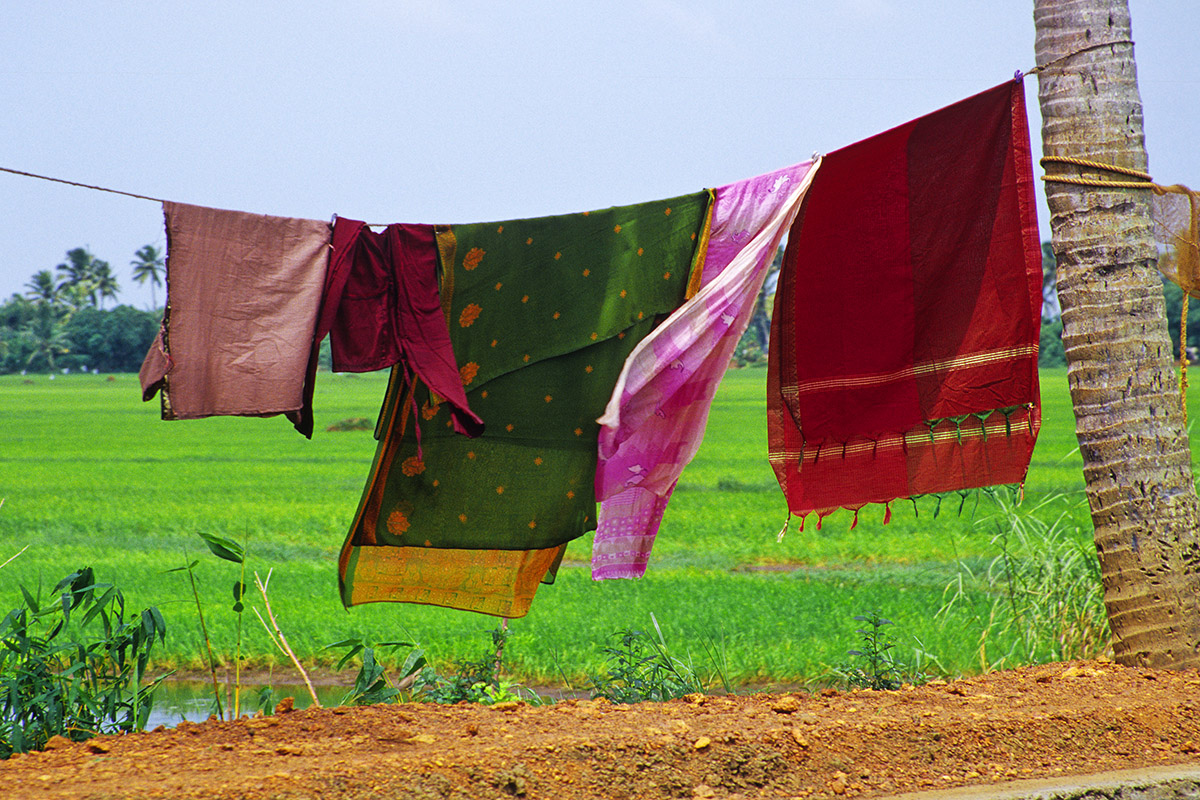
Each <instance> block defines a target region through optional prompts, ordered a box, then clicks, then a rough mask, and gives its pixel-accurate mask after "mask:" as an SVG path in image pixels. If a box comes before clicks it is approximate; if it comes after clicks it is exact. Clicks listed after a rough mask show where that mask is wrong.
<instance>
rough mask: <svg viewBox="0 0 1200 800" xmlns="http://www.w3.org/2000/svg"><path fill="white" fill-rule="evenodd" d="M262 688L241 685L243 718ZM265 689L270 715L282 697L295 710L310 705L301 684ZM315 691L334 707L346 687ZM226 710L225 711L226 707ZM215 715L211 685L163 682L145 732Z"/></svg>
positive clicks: (255, 708)
mask: <svg viewBox="0 0 1200 800" xmlns="http://www.w3.org/2000/svg"><path fill="white" fill-rule="evenodd" d="M263 688H264V686H263V685H261V684H256V685H243V686H242V699H241V712H242V714H243V715H253V714H254V713H255V712H257V711H258V710H259V698H260V693H261V691H262V689H263ZM268 688H270V690H271V693H270V696H269V698H267V705H269V706H270V707H269V708H267V707H264V709H263V710H264V712H265V713H270V710H271V709H272V708H274V707H275V704H276V703H278V702H279V701H280V700H282V699H283V698H285V697H291V698H293V699H294V700H295V707H296V708H308V707H309V706H310V705H312V697H310V696H309V694H308V687H306V686H305V685H304V684H302V683H301V684H295V685H293V684H273V685H271V686H270V687H268ZM315 688H316V690H317V696H318V697H319V698H321V704H322V705H326V706H336V705H338V704H339V702H340V701H341V699H342V697H343V696H344V695H345V694H346V688H345V687H343V686H317V687H315ZM225 689H226V687H225V686H224V684H222V685H221V691H222V692H224V691H225ZM229 692H230V697H232V692H233V688H232V686H231V687H229ZM221 703H222V705H228V704H227V703H226V699H225V697H224V696H222V697H221ZM226 711H227V712H228V708H227V709H226ZM216 713H217V708H216V705H215V704H214V703H213V689H212V683H206V682H204V681H171V680H166V681H163V682H162V685H161V686H159V687H158V690H157V691H156V692H155V693H154V708H153V709H152V710H151V712H150V719H149V720H148V721H147V722H146V730H148V731H149V730H154V729H155V728H157V727H158V726H159V725H166V726H167V727H174V726H175V725H178V724H179V723H180V722H181V721H182V720H185V719H186V720H187V721H189V722H203V721H204V720H206V719H208V718H209V716H211V715H213V714H216Z"/></svg>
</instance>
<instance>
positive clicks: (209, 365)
mask: <svg viewBox="0 0 1200 800" xmlns="http://www.w3.org/2000/svg"><path fill="white" fill-rule="evenodd" d="M163 215H164V217H165V220H166V228H167V307H166V311H165V313H164V315H163V322H162V327H161V329H160V330H159V334H158V337H157V338H156V339H155V340H154V343H153V345H151V347H150V351H149V352H148V353H147V354H146V359H145V361H144V362H143V364H142V369H141V372H140V374H139V377H140V379H141V385H142V399H144V400H149V399H150V398H152V397H153V396H154V394H155V393H156V392H158V391H159V390H160V389H161V391H162V417H163V419H197V418H200V417H210V416H217V415H234V416H271V415H274V414H286V415H287V416H288V418H289V419H291V420H292V421H293V423H295V422H298V421H299V419H300V413H301V409H302V407H303V405H304V401H303V388H304V377H305V368H306V365H307V363H308V356H309V350H310V346H311V344H312V336H313V329H314V327H315V325H316V321H317V308H318V306H319V304H320V301H321V291H322V286H323V284H324V280H325V270H326V266H327V264H328V260H329V241H330V228H329V223H327V222H321V221H317V220H308V219H289V218H286V217H272V216H265V215H262V214H246V213H243V212H240V211H224V210H219V209H214V208H203V207H201V206H192V205H185V204H183V203H169V202H168V203H163Z"/></svg>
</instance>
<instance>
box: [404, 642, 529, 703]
mask: <svg viewBox="0 0 1200 800" xmlns="http://www.w3.org/2000/svg"><path fill="white" fill-rule="evenodd" d="M491 634H492V646H493V648H494V649H493V650H489V651H487V652H485V653H484V654H483V656H482V657H480V658H478V659H474V660H460V661H459V662H458V664H457V669H456V670H455V671H454V672H453V673H452V674H450V675H442V674H440V673H438V671H437V670H435V669H434V668H433V667H428V666H427V667H425V668H424V669H423V670H422V671H421V673H420V674H419V675H418V676H417V679H416V682H415V683H414V684H413V689H414V691H415V694H416V697H417V698H419V699H421V700H428V701H430V702H433V703H443V704H446V705H452V704H454V703H462V702H467V703H482V704H483V705H488V706H490V705H495V704H496V703H502V702H512V701H515V700H520V699H521V697H520V696H519V695H518V694H516V693H515V692H514V691H513V689H514V686H513V684H512V683H509V682H505V681H502V680H500V670H501V667H502V661H501V657H502V654H503V652H504V645H505V643H506V642H507V641H508V629H507V628H506V627H498V628H496V629H494V630H493V631H492V632H491ZM535 697H536V696H535ZM539 699H540V698H539Z"/></svg>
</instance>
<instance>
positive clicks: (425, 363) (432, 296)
mask: <svg viewBox="0 0 1200 800" xmlns="http://www.w3.org/2000/svg"><path fill="white" fill-rule="evenodd" d="M332 248H333V253H332V255H331V256H330V260H329V270H328V272H327V273H326V279H325V291H324V296H323V298H322V300H321V311H320V315H319V317H318V321H317V330H316V334H315V335H314V336H313V341H312V351H311V353H310V355H309V362H308V375H307V379H306V383H305V392H304V397H305V412H304V422H305V423H306V427H307V430H304V429H302V430H301V432H302V433H304V434H305V435H311V434H312V396H313V389H314V385H315V382H316V374H317V358H318V355H319V353H320V346H321V341H322V340H323V339H324V338H325V335H326V334H329V336H330V352H331V356H332V361H333V370H334V372H371V371H374V370H380V369H385V368H387V367H390V366H393V365H395V364H402V367H403V368H402V370H401V372H402V374H403V375H406V376H409V375H410V374H411V375H412V376H415V377H418V378H420V379H421V380H422V381H424V382H425V384H426V385H428V386H430V387H432V388H433V390H434V392H435V393H436V394H437V395H438V396H439V397H442V398H444V399H445V401H446V402H448V403H449V404H450V405H451V408H452V409H453V415H452V419H453V422H454V429H455V430H456V431H458V432H459V433H463V434H466V435H468V436H478V435H479V434H480V433H482V432H483V421H482V420H480V419H479V417H477V416H476V415H475V414H474V413H472V411H471V409H470V408H469V407H468V406H467V398H466V395H465V394H464V392H463V386H462V383H461V381H460V380H459V374H458V364H457V363H455V360H454V351H453V350H452V348H451V344H450V333H449V331H448V330H447V327H446V316H445V314H444V313H443V311H442V305H441V299H440V297H439V294H438V283H437V262H438V251H437V244H436V242H435V240H434V231H433V226H432V225H389V226H388V227H387V228H386V230H384V231H383V232H382V233H375V232H374V231H372V230H371V229H370V228H369V227H367V225H366V224H365V223H363V222H359V221H356V220H350V219H346V218H344V217H338V218H337V220H336V221H335V222H334V226H333V243H332ZM297 427H301V426H297Z"/></svg>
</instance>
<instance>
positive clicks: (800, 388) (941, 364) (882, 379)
mask: <svg viewBox="0 0 1200 800" xmlns="http://www.w3.org/2000/svg"><path fill="white" fill-rule="evenodd" d="M1037 351H1038V346H1037V345H1036V344H1032V345H1020V346H1018V347H1006V348H1002V349H999V350H983V351H981V352H978V353H968V354H966V355H962V356H956V357H955V358H949V359H946V360H944V361H926V362H923V363H919V364H913V365H912V366H909V367H904V368H902V369H898V370H895V371H893V372H877V373H874V374H872V375H858V376H853V377H845V378H827V379H825V380H820V381H807V382H805V383H800V384H797V385H796V386H795V388H794V389H793V391H794V392H795V393H796V394H813V393H815V392H826V391H829V390H830V389H858V388H861V387H864V386H875V385H879V384H884V383H894V382H895V381H900V380H904V379H906V378H915V377H917V376H918V375H928V374H930V373H934V372H951V371H953V370H958V369H969V368H971V367H979V366H983V365H984V364H992V363H995V362H997V361H1004V360H1006V359H1010V358H1020V357H1022V356H1030V355H1036V354H1037ZM788 388H789V389H790V388H791V387H788Z"/></svg>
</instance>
